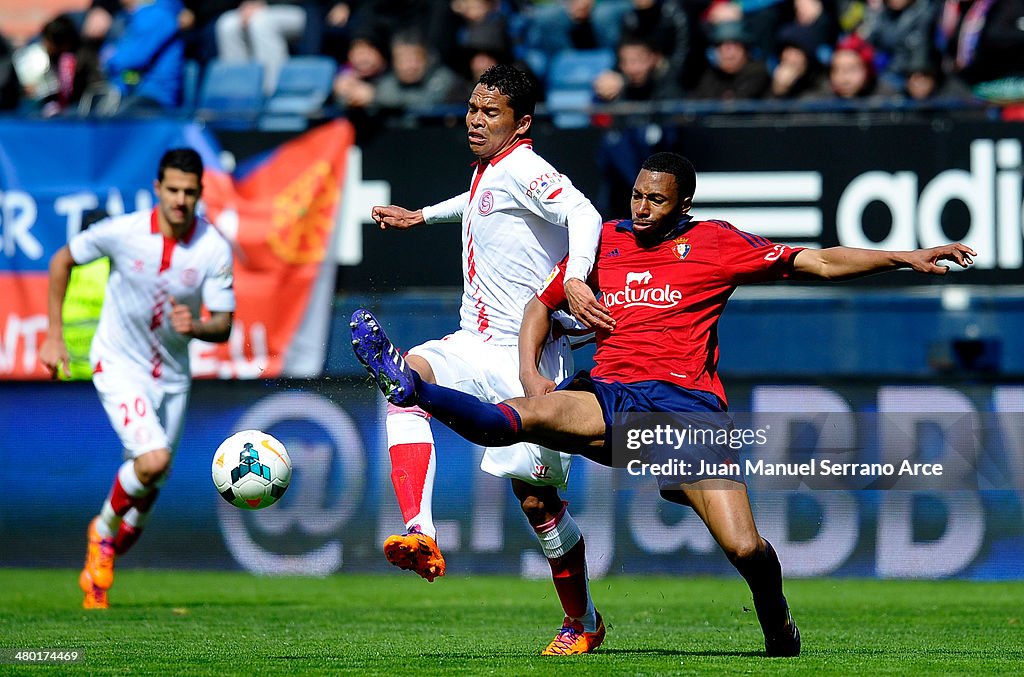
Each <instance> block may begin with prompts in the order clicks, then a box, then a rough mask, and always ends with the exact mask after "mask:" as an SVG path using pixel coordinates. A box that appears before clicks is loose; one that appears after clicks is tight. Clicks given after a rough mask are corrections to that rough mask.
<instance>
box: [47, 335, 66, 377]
mask: <svg viewBox="0 0 1024 677" xmlns="http://www.w3.org/2000/svg"><path fill="white" fill-rule="evenodd" d="M70 359H71V358H70V356H69V355H68V347H67V345H66V344H65V343H64V339H63V338H61V337H59V336H47V337H46V338H45V339H44V340H43V345H42V346H40V348H39V361H40V362H42V363H43V366H44V367H46V370H47V371H48V372H50V378H57V376H59V373H58V372H59V371H60V370H63V371H64V376H71V372H70V368H69V366H68V363H69V361H70Z"/></svg>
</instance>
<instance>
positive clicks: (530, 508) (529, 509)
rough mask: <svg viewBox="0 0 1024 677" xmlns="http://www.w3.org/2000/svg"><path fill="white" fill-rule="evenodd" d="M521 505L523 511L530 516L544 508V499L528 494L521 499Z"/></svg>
mask: <svg viewBox="0 0 1024 677" xmlns="http://www.w3.org/2000/svg"><path fill="white" fill-rule="evenodd" d="M520 505H521V506H522V508H523V512H524V513H526V514H527V515H528V516H529V515H533V514H536V513H539V512H542V511H543V510H544V501H542V500H541V498H540V496H527V497H525V498H523V499H522V501H520Z"/></svg>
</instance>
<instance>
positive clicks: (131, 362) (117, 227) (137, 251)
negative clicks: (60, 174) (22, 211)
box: [68, 209, 235, 392]
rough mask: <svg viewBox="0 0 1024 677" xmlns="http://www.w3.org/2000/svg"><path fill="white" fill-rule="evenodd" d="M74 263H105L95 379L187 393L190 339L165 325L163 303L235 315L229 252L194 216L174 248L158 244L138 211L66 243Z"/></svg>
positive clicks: (146, 214) (160, 239)
mask: <svg viewBox="0 0 1024 677" xmlns="http://www.w3.org/2000/svg"><path fill="white" fill-rule="evenodd" d="M68 248H69V249H70V251H71V257H72V258H73V259H74V260H75V263H79V264H84V263H89V262H90V261H94V260H96V259H98V258H100V257H103V256H106V257H108V258H109V259H110V279H109V280H108V282H107V293H106V297H105V298H104V300H103V312H102V313H101V314H100V322H99V326H98V327H97V329H96V335H95V336H94V337H93V340H92V349H91V350H90V353H89V359H90V361H91V362H92V366H93V369H94V370H95V371H107V370H113V371H116V372H118V373H121V374H125V373H128V374H132V375H134V376H136V377H149V378H153V379H154V380H155V381H156V382H157V383H158V384H159V385H160V386H161V387H162V388H164V389H165V390H167V391H171V392H182V391H185V390H188V387H189V383H190V381H191V375H190V373H189V361H188V342H189V337H187V336H183V335H182V334H179V333H178V332H176V331H175V330H174V329H173V328H172V327H171V323H170V312H171V304H170V298H171V297H174V300H175V301H176V302H177V303H183V304H185V305H187V306H188V307H189V309H191V311H192V315H193V316H194V317H199V312H200V308H201V307H202V306H203V305H205V306H206V308H207V309H208V310H210V311H212V312H232V311H234V310H235V292H234V286H233V285H234V276H233V273H232V270H231V264H232V257H231V246H230V245H229V244H228V242H227V240H225V239H224V238H223V237H222V236H221V235H220V233H218V232H217V231H216V229H214V227H213V226H212V225H210V222H209V221H207V220H206V219H204V218H202V217H200V216H197V217H196V219H195V224H194V225H193V227H192V229H191V230H190V231H189V232H188V233H186V235H185V236H184V237H183V238H181V239H180V240H175V239H173V238H168V237H164V235H163V234H161V232H160V229H159V227H158V225H157V212H156V210H155V209H154V210H152V211H141V212H134V213H132V214H126V215H124V216H115V217H111V218H109V219H105V220H103V221H100V222H99V223H96V224H95V225H93V226H92V227H90V228H89V229H88V230H86V231H84V232H82V233H79V234H78V235H76V236H75V237H73V238H72V239H71V241H70V242H68Z"/></svg>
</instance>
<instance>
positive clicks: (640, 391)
mask: <svg viewBox="0 0 1024 677" xmlns="http://www.w3.org/2000/svg"><path fill="white" fill-rule="evenodd" d="M695 188H696V173H695V171H694V169H693V166H692V165H691V164H690V162H689V161H688V160H686V159H685V158H683V157H682V156H680V155H676V154H674V153H657V154H655V155H652V156H651V157H649V158H648V159H647V160H646V161H645V162H644V164H643V167H642V169H641V170H640V173H639V175H638V176H637V179H636V182H635V184H634V186H633V196H632V212H633V214H632V216H633V218H632V219H631V220H623V221H609V222H607V223H605V224H604V226H603V231H602V239H601V245H600V249H599V252H598V259H597V264H596V267H595V271H594V272H593V273H592V275H591V276H590V283H591V285H592V286H593V287H595V288H596V289H597V290H598V291H600V293H601V299H602V301H603V302H604V304H605V305H606V306H607V308H608V310H609V311H610V313H611V316H612V319H613V320H614V324H615V328H614V329H613V330H612V331H611V332H598V334H597V351H596V353H595V355H594V361H595V367H594V369H593V370H592V371H591V372H590V373H589V374H588V373H585V372H580V373H578V374H577V375H576V376H575V377H573V378H571V379H567V380H565V381H563V382H562V383H561V384H559V385H558V386H557V387H556V385H555V383H554V382H552V381H550V380H548V379H545V378H544V377H543V376H541V375H540V374H539V373H538V372H537V370H535V369H531V365H535V364H536V363H537V356H538V355H539V350H540V346H541V345H542V344H543V341H544V339H545V338H546V336H547V335H548V332H549V331H550V327H551V320H550V312H551V311H552V310H554V309H557V308H561V307H564V306H565V295H564V291H562V282H561V275H562V272H561V271H562V269H561V267H560V268H556V270H555V271H554V272H553V274H552V275H551V276H550V277H549V279H548V283H547V285H546V286H545V288H544V289H542V290H541V291H540V292H539V293H538V296H537V298H535V299H533V300H532V301H531V302H530V303H529V304H528V305H527V307H526V310H525V311H524V317H523V323H522V327H521V329H520V342H519V347H520V372H521V378H522V381H523V385H524V390H525V392H526V393H527V395H528V397H523V398H516V399H512V400H507V401H505V402H502V403H499V404H491V403H488V402H482V401H480V400H478V399H476V398H474V397H472V396H470V395H466V394H464V393H460V392H457V391H453V390H450V389H447V388H442V387H440V386H437V385H434V384H430V383H425V382H423V381H421V380H420V379H419V377H418V375H417V374H416V373H415V372H414V371H412V370H411V369H409V367H408V366H407V364H406V363H405V362H404V360H402V358H401V355H400V354H399V353H398V351H397V350H395V348H394V346H392V345H391V343H390V341H388V339H387V337H386V336H385V335H384V332H383V330H382V329H381V328H380V326H379V325H378V324H377V322H376V320H375V319H374V318H373V316H372V315H370V314H369V313H367V312H366V311H364V310H358V311H356V313H355V315H354V316H353V320H354V324H355V325H356V326H355V328H354V329H353V337H354V339H358V340H359V341H360V342H362V344H363V345H362V346H361V349H362V350H363V352H364V354H365V353H369V352H373V351H376V354H378V355H380V359H379V360H375V361H373V364H371V365H368V368H369V369H370V372H371V374H373V375H374V377H375V380H376V382H377V383H378V385H379V386H380V387H381V390H382V391H383V392H384V394H385V396H387V397H388V399H389V400H391V401H392V402H394V403H396V404H401V405H403V406H408V404H409V403H416V404H417V405H418V406H420V407H421V408H423V409H424V410H425V411H427V412H429V413H431V414H432V415H433V416H434V417H435V418H436V419H438V420H439V421H441V422H442V423H444V424H445V425H448V426H449V427H451V428H452V429H453V430H455V431H456V432H458V433H459V434H460V435H462V436H463V437H465V438H466V439H468V440H470V441H471V442H475V443H477V444H486V445H491V446H499V445H505V444H512V443H514V442H519V441H524V440H525V441H532V442H536V443H538V444H542V445H544V446H546V447H549V448H552V449H559V450H561V451H565V452H568V453H575V454H580V455H584V456H586V457H588V458H591V459H592V460H595V461H598V462H600V463H604V464H606V465H611V430H612V424H613V421H614V420H615V415H616V414H622V413H646V412H707V413H712V414H713V413H715V412H724V411H726V409H727V402H726V396H725V391H724V389H723V387H722V383H721V381H720V380H719V378H718V372H717V368H718V335H717V327H718V320H719V318H720V317H721V315H722V312H723V310H724V309H725V305H726V302H727V301H728V299H729V296H730V295H731V294H732V292H733V291H734V290H735V289H736V287H737V286H739V285H741V284H748V283H754V282H765V281H771V280H787V279H804V280H811V279H818V280H842V279H849V278H854V277H860V276H863V275H867V274H870V273H876V272H881V271H886V270H895V269H897V268H912V269H913V270H916V271H919V272H922V273H929V274H937V275H942V274H944V273H946V272H947V270H948V268H947V267H945V266H942V265H939V262H941V261H954V262H956V263H957V264H959V265H960V266H962V267H966V266H968V265H970V264H971V263H972V262H973V261H972V258H971V257H973V256H976V254H975V252H974V251H973V250H971V249H970V248H969V247H967V246H965V245H963V244H949V245H944V246H941V247H933V248H931V249H918V250H914V251H908V252H890V251H875V250H864V249H853V248H850V247H832V248H829V249H822V250H816V249H805V248H800V247H789V246H786V245H780V244H774V243H772V242H770V241H768V240H766V239H765V238H763V237H760V236H757V235H753V234H751V233H746V232H743V231H741V230H738V229H736V228H734V227H733V226H732V225H730V224H728V223H726V222H724V221H697V220H695V219H693V218H692V217H691V216H690V215H689V213H688V212H689V210H690V207H691V206H692V202H693V195H694V191H695ZM354 343H355V341H354ZM670 481H672V482H675V484H674V485H672V484H669V483H667V482H666V481H665V480H663V481H662V483H661V489H662V496H663V497H665V498H666V499H668V500H670V501H673V502H677V503H682V504H684V505H689V506H690V507H691V508H693V510H694V511H695V512H696V513H697V514H698V515H699V516H700V518H701V519H702V520H703V521H704V523H705V524H706V525H707V527H708V530H709V531H710V532H711V534H712V536H714V538H715V540H716V541H717V542H718V544H719V546H721V548H722V550H723V551H724V552H725V554H726V556H727V557H728V558H729V561H730V562H732V564H733V565H734V566H735V567H736V569H737V570H738V571H739V573H740V575H742V576H743V578H744V579H745V580H746V581H747V583H748V585H749V586H750V590H751V592H752V593H753V598H754V606H755V608H756V610H757V616H758V621H759V622H760V624H761V629H762V631H763V632H764V637H765V651H766V653H767V655H769V656H796V655H799V653H800V633H799V630H798V629H797V627H796V624H795V623H794V622H793V619H792V616H791V614H790V612H789V605H788V604H787V602H786V598H785V596H784V595H783V590H782V567H781V564H780V562H779V558H778V555H777V554H776V553H775V550H774V548H772V545H771V543H769V542H768V541H766V540H765V539H764V538H762V537H761V535H760V534H759V533H758V531H757V527H756V526H755V524H754V517H753V514H752V512H751V508H750V501H749V499H748V497H747V492H746V486H745V485H744V484H743V483H742V482H740V481H733V480H730V479H721V478H716V479H699V480H697V481H694V482H680V481H679V479H678V478H676V479H674V480H670ZM723 483H724V484H723ZM723 488H727V489H731V490H722V489H723Z"/></svg>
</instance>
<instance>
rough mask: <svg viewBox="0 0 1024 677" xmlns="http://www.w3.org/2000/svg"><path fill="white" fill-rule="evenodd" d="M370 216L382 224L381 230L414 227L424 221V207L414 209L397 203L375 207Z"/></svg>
mask: <svg viewBox="0 0 1024 677" xmlns="http://www.w3.org/2000/svg"><path fill="white" fill-rule="evenodd" d="M370 216H371V217H372V218H373V220H374V221H375V222H376V223H377V225H378V226H380V229H381V230H386V229H388V228H397V229H398V230H405V229H406V228H412V227H413V226H419V225H421V224H422V223H424V219H423V210H422V209H417V210H416V211H412V210H409V209H405V208H404V207H398V206H395V205H388V206H386V207H382V206H377V207H374V208H373V211H371V212H370Z"/></svg>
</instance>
